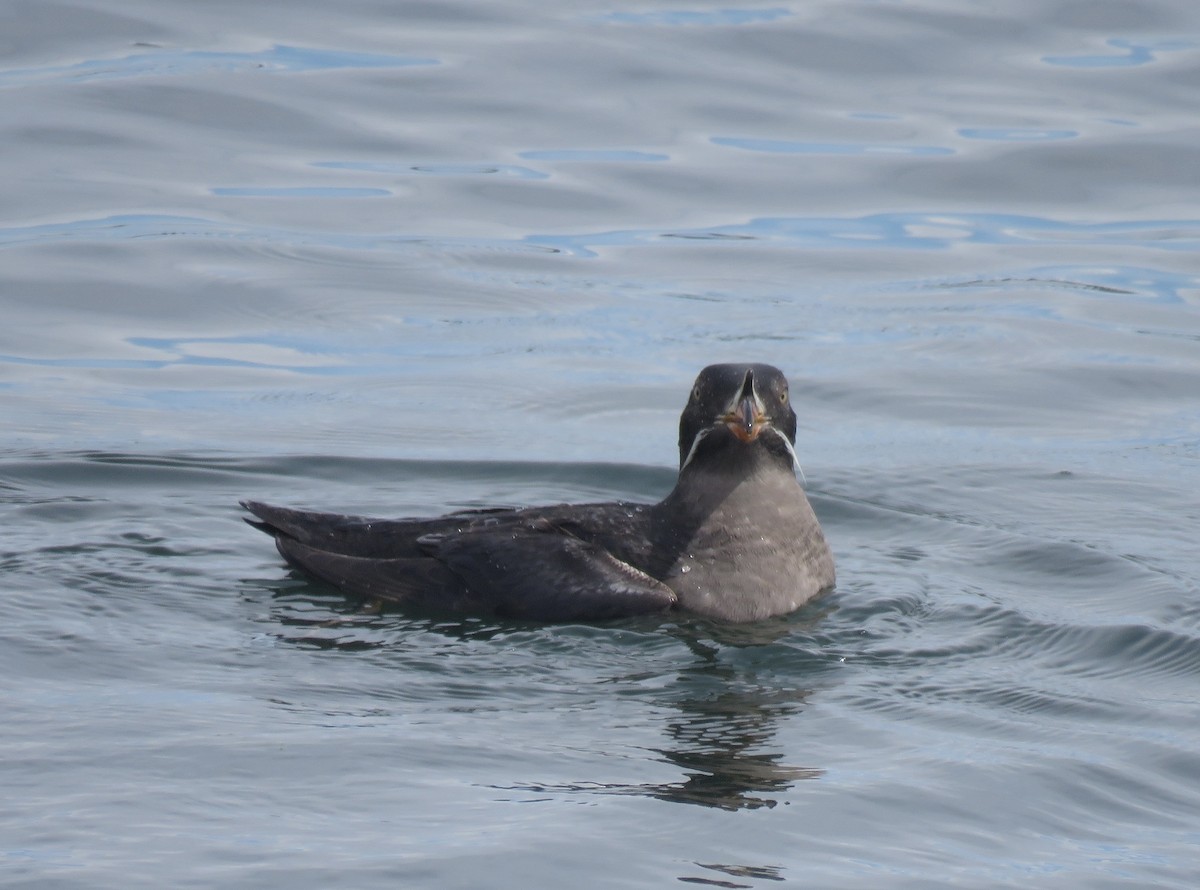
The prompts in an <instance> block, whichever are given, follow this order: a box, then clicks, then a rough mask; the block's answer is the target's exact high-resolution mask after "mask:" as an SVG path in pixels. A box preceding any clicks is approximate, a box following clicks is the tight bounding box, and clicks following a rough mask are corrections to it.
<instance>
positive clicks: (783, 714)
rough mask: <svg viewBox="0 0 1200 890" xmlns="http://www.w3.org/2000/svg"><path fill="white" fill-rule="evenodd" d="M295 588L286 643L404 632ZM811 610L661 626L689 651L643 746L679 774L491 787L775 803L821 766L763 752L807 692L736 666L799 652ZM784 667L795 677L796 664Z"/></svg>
mask: <svg viewBox="0 0 1200 890" xmlns="http://www.w3.org/2000/svg"><path fill="white" fill-rule="evenodd" d="M294 593H295V591H294V590H292V589H290V588H284V589H277V590H276V596H277V597H278V599H277V600H276V603H277V604H278V605H280V606H283V605H285V603H286V606H287V608H285V609H280V610H279V611H277V613H276V615H275V616H274V617H275V620H276V621H277V622H279V624H281V625H283V626H284V627H285V628H286V629H287V630H286V632H285V633H284V634H282V636H284V637H286V638H287V639H289V641H290V642H292V643H296V644H301V645H308V646H313V647H319V648H337V649H342V650H346V649H359V648H376V647H379V646H385V645H387V644H388V642H389V641H390V640H389V638H392V639H394V638H395V635H396V634H397V633H399V634H400V635H403V634H404V632H405V630H404V629H400V628H397V626H396V624H395V623H393V622H390V621H389V619H388V618H387V617H386V616H385V615H380V614H378V612H375V611H371V610H369V609H368V610H363V609H362V608H361V606H362V604H361V603H360V604H358V608H355V607H354V606H348V605H345V604H344V605H343V609H345V611H341V610H337V611H335V612H334V614H332V615H331V614H330V607H331V606H332V605H333V600H334V598H335V597H336V594H335V595H334V597H331V598H330V599H329V600H325V601H320V602H313V601H312V600H311V599H307V601H306V598H304V597H292V596H288V594H294ZM309 596H310V597H311V593H310V594H309ZM280 600H283V601H284V602H281V601H280ZM343 603H344V601H343ZM309 609H311V610H312V611H311V613H309V611H308V610H309ZM338 612H340V614H338ZM820 617H821V615H820V614H817V613H813V614H812V615H811V617H810V618H809V619H808V620H807V621H805V620H804V619H800V618H795V617H792V618H789V619H786V620H780V621H776V622H766V623H760V624H750V625H717V624H710V623H707V622H697V623H695V624H684V625H679V626H669V627H666V628H664V629H663V632H666V633H671V634H673V635H674V636H675V637H676V638H677V639H678V640H680V641H681V642H682V643H683V644H684V645H686V646H687V648H688V649H689V650H690V651H691V653H692V655H693V660H692V661H691V663H690V664H689V665H688V666H686V667H685V668H683V669H682V670H680V671H679V672H678V674H677V675H676V676H675V678H674V680H673V682H671V683H670V684H669V685H668V686H667V687H666V688H665V689H663V690H661V691H660V692H659V693H658V694H657V695H656V696H655V699H656V700H655V701H654V702H653V703H654V704H656V705H660V706H663V707H664V708H665V709H666V710H667V711H668V713H669V717H668V719H667V720H666V722H665V724H664V726H663V735H664V743H663V744H662V745H661V746H655V747H652V748H649V749H648V750H649V751H651V752H653V754H654V755H656V756H657V757H658V758H660V759H661V760H662V761H663V762H665V763H670V764H672V765H674V766H675V767H677V768H678V769H679V771H680V773H681V774H682V775H681V778H679V779H678V780H676V781H671V782H663V783H639V784H623V783H601V782H587V781H585V782H578V783H566V784H542V783H519V784H514V785H505V786H496V787H497V788H502V789H503V790H506V791H520V792H524V793H530V794H546V793H549V794H563V793H574V794H578V793H587V794H618V795H636V796H642V797H653V798H657V799H659V800H664V801H670V802H673V803H685V804H696V805H700V806H706V807H715V808H718V809H722V810H729V811H736V810H751V809H760V808H769V807H774V806H775V805H776V804H777V803H778V798H779V796H780V795H782V794H783V792H785V791H787V790H788V789H789V788H791V787H792V786H793V785H795V783H796V782H798V781H801V780H804V779H813V778H817V777H819V776H820V775H821V774H822V771H821V770H820V769H818V768H814V767H810V766H804V765H798V764H790V763H786V762H784V754H782V753H780V752H778V751H773V750H772V747H773V745H772V742H773V739H774V737H775V735H776V733H777V731H778V727H779V725H780V723H781V722H782V721H784V720H786V719H787V718H788V717H791V716H793V715H795V714H797V713H799V712H800V711H801V710H803V707H804V704H805V702H806V700H807V699H808V697H809V695H810V694H811V690H809V689H807V688H804V687H803V686H800V685H795V684H794V683H787V682H777V681H778V672H777V671H772V674H773V676H774V678H775V681H773V682H768V683H760V682H757V681H756V680H755V671H754V670H752V669H747V668H746V667H745V666H744V665H743V664H741V663H740V662H739V659H738V655H739V653H747V652H750V653H753V652H755V651H760V652H761V651H763V648H764V647H768V648H770V649H775V650H783V651H782V652H780V653H779V654H778V655H776V654H771V655H769V656H767V659H768V660H769V661H775V660H776V659H778V658H787V659H794V658H798V657H803V656H802V654H801V653H800V652H799V651H798V650H794V649H793V648H792V646H791V645H790V644H789V641H788V638H789V637H790V636H792V635H794V634H802V633H803V632H804V631H805V630H806V628H807V626H809V625H812V624H816V623H817V621H819V619H820ZM417 623H419V624H421V626H422V628H423V630H425V631H426V632H435V633H440V634H444V635H446V636H448V637H453V638H456V639H459V640H461V639H467V638H471V639H483V638H486V637H488V636H490V635H491V634H495V633H502V632H503V627H502V626H501V625H497V624H495V623H494V622H489V621H480V620H478V619H475V620H471V619H456V620H445V619H444V618H443V619H442V620H440V621H436V622H435V621H430V622H428V623H423V622H413V623H409V624H407V625H406V629H407V631H408V632H411V631H412V630H413V624H417ZM786 673H787V674H791V675H792V677H793V678H794V677H795V671H787V672H786ZM617 679H618V680H619V679H620V678H617Z"/></svg>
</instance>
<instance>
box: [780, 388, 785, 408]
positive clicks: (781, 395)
mask: <svg viewBox="0 0 1200 890" xmlns="http://www.w3.org/2000/svg"><path fill="white" fill-rule="evenodd" d="M779 404H781V405H786V404H787V390H786V389H785V390H784V391H783V392H781V393H780V394H779Z"/></svg>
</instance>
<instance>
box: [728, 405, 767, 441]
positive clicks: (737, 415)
mask: <svg viewBox="0 0 1200 890" xmlns="http://www.w3.org/2000/svg"><path fill="white" fill-rule="evenodd" d="M721 420H722V421H723V422H724V423H725V425H726V426H727V427H729V431H730V432H731V433H733V434H734V435H735V436H737V437H738V439H739V440H741V441H742V442H746V443H750V442H753V441H754V440H755V439H757V438H758V434H759V433H761V432H762V430H763V427H764V426H766V424H767V415H766V414H765V413H764V412H763V409H762V405H761V404H760V403H759V401H758V399H757V398H756V397H755V396H754V395H753V394H743V396H742V397H741V399H740V400H739V401H738V403H737V404H736V405H735V406H734V407H733V408H732V410H730V411H728V412H727V413H726V414H724V415H722V416H721Z"/></svg>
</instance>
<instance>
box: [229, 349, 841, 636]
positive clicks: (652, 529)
mask: <svg viewBox="0 0 1200 890" xmlns="http://www.w3.org/2000/svg"><path fill="white" fill-rule="evenodd" d="M795 441H796V413H795V411H794V410H793V409H792V406H791V404H790V401H789V398H788V384H787V379H786V378H785V377H784V375H783V373H782V372H781V371H779V370H778V369H777V368H774V367H772V366H770V365H764V364H720V365H710V366H708V367H707V368H705V369H704V370H703V371H701V372H700V375H699V376H698V377H697V378H696V384H695V386H694V387H693V388H692V392H691V396H690V398H689V399H688V402H687V406H686V407H685V408H684V409H683V414H682V415H681V417H680V419H679V477H678V479H677V481H676V483H675V487H674V489H673V490H672V491H671V493H670V494H668V495H667V496H666V497H665V498H664V499H663V500H662V501H660V502H659V503H657V504H641V503H633V502H628V501H618V502H613V503H599V504H558V505H555V506H547V507H527V508H501V509H485V510H467V511H462V512H458V513H451V514H448V515H446V516H440V517H436V518H432V519H370V518H366V517H361V516H343V515H339V514H335V513H318V512H310V511H306V510H294V509H290V508H287V507H275V506H271V505H269V504H263V503H259V502H257V501H243V502H242V506H243V507H245V508H246V509H247V510H249V511H250V512H251V513H253V514H254V516H255V517H256V519H247V520H246V521H247V522H249V523H250V524H251V525H253V526H255V527H256V528H259V529H261V530H262V531H265V532H267V533H268V534H270V535H272V536H274V538H275V544H276V546H277V547H278V548H279V552H280V553H281V554H282V555H283V557H284V559H286V560H287V561H288V562H289V563H290V564H291V565H292V566H294V567H296V568H299V569H302V570H303V571H305V572H307V573H308V574H310V575H313V576H315V577H317V578H320V579H321V580H323V581H326V582H329V583H330V584H333V585H334V586H336V587H338V588H340V589H341V590H342V591H344V592H345V593H347V594H351V595H356V596H363V597H368V598H373V599H378V600H385V601H392V602H398V603H416V604H420V605H423V606H426V607H433V608H446V609H452V610H456V611H471V612H483V613H490V614H494V615H498V616H501V617H506V618H519V619H527V620H533V621H595V620H602V619H609V618H621V617H625V616H631V615H641V614H648V613H656V612H667V611H670V610H674V609H678V610H680V611H683V612H689V613H692V614H696V615H702V616H706V617H708V618H712V619H716V620H720V621H730V622H743V621H756V620H760V619H764V618H770V617H772V616H776V615H783V614H786V613H788V612H791V611H793V610H795V609H797V608H799V607H800V606H801V605H803V604H804V603H805V602H807V601H808V600H810V599H812V598H813V597H815V596H817V595H818V594H820V593H823V592H825V591H827V590H829V589H831V588H832V587H833V585H834V566H833V556H832V554H831V553H830V551H829V546H828V545H827V544H826V542H825V535H824V534H823V533H822V531H821V526H820V524H819V523H818V522H817V517H816V515H815V514H814V513H813V509H812V506H811V505H810V504H809V502H808V498H807V497H806V496H805V494H804V489H803V488H802V487H801V485H800V483H799V481H798V480H797V479H796V467H795V462H796V455H795V450H794V447H793V446H794V444H795Z"/></svg>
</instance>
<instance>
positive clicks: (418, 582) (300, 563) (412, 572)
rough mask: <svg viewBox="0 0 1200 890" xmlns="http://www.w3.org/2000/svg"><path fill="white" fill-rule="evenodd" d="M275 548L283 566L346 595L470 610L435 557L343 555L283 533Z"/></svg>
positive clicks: (460, 586)
mask: <svg viewBox="0 0 1200 890" xmlns="http://www.w3.org/2000/svg"><path fill="white" fill-rule="evenodd" d="M275 545H276V547H278V548H279V552H280V554H282V556H283V558H284V559H286V560H287V561H288V563H289V564H291V565H292V566H295V567H296V568H298V569H302V570H303V571H305V572H307V573H308V574H309V575H312V576H314V577H316V578H320V579H321V580H322V581H326V582H328V583H330V584H332V585H333V586H334V587H337V588H338V589H339V590H341V591H342V592H343V593H347V594H350V595H351V596H361V597H365V598H367V599H378V600H389V601H391V602H397V603H409V604H417V605H422V606H427V607H430V608H435V609H447V610H451V611H466V610H470V609H472V608H473V607H474V603H473V602H472V598H471V596H470V594H469V592H468V591H467V587H466V585H465V584H464V583H463V580H462V578H460V577H459V576H458V575H456V574H455V573H454V572H452V571H451V570H450V569H449V568H447V567H446V566H445V565H443V564H442V563H440V562H438V561H437V560H436V559H430V558H428V557H400V558H395V559H375V558H372V557H366V556H346V555H345V554H343V553H331V552H330V551H328V550H318V549H316V548H315V547H309V546H308V545H307V544H302V543H300V542H299V541H297V540H295V539H294V538H289V537H287V536H286V535H278V536H277V537H276V538H275Z"/></svg>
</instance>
